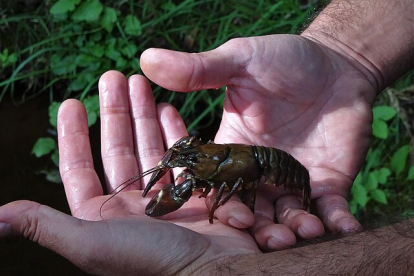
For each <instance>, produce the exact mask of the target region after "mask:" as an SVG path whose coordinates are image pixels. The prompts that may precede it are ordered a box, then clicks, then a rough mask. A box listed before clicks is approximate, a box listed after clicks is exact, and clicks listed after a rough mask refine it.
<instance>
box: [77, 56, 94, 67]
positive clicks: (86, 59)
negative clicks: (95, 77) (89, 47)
mask: <svg viewBox="0 0 414 276" xmlns="http://www.w3.org/2000/svg"><path fill="white" fill-rule="evenodd" d="M95 61H96V58H95V57H94V56H91V55H87V54H79V55H77V56H76V58H75V63H76V65H78V66H81V67H88V66H89V64H90V63H93V62H95Z"/></svg>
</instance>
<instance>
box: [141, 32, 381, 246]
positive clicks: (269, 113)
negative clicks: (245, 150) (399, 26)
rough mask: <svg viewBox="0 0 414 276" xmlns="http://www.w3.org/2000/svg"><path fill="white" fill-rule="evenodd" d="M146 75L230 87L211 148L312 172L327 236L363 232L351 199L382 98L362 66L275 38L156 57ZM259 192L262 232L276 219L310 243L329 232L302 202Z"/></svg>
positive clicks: (189, 85) (185, 86) (268, 190)
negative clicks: (239, 149) (265, 155)
mask: <svg viewBox="0 0 414 276" xmlns="http://www.w3.org/2000/svg"><path fill="white" fill-rule="evenodd" d="M141 67H142V69H143V71H144V73H145V74H146V75H147V77H149V78H150V79H151V80H153V81H154V82H156V83H157V84H159V85H161V86H163V87H165V88H168V89H171V90H176V91H183V92H188V91H192V90H199V89H206V88H216V87H221V86H227V91H226V97H225V102H224V112H223V119H222V122H221V125H220V129H219V131H218V133H217V136H216V138H215V141H216V142H218V143H232V142H233V143H246V144H256V145H264V146H269V147H277V148H281V149H283V150H285V151H287V152H289V153H291V154H292V155H293V156H294V157H295V158H297V159H298V160H299V161H301V162H302V163H303V164H304V165H305V166H306V167H307V168H308V169H309V171H310V176H311V186H312V199H314V202H315V205H316V207H317V211H318V213H319V216H320V218H321V219H322V221H323V222H324V224H325V226H327V227H328V228H329V229H331V230H332V231H339V232H352V231H355V230H356V229H358V228H359V223H358V222H357V221H356V220H355V218H354V217H353V216H352V215H351V214H350V212H349V207H348V204H347V201H346V197H347V196H348V193H349V189H350V188H351V185H352V182H353V179H354V178H355V176H356V174H357V172H358V170H359V168H360V166H361V164H362V161H363V160H364V157H365V154H366V151H367V149H368V146H369V139H370V135H371V120H372V118H371V106H372V104H373V101H374V99H375V96H376V92H375V87H374V84H372V83H371V82H370V81H368V79H369V78H368V77H367V75H368V73H367V70H366V69H365V68H363V67H362V66H361V65H360V64H358V63H357V62H356V61H353V60H352V59H348V58H346V57H343V56H341V55H340V54H338V53H336V52H334V51H332V50H331V49H329V48H327V47H325V46H322V45H320V44H318V43H316V42H313V41H311V40H309V39H306V38H304V37H301V36H290V35H273V36H267V37H253V38H241V39H235V40H232V41H229V42H228V43H226V44H224V45H222V46H221V47H219V48H217V49H215V50H213V51H210V52H205V53H200V54H186V53H178V52H173V51H167V50H162V49H150V50H147V51H146V52H144V54H143V55H142V57H141ZM260 189H261V190H262V193H259V195H258V200H257V201H258V202H261V203H260V204H259V206H257V212H256V213H257V214H256V220H257V219H259V218H260V219H262V222H261V225H264V224H267V225H271V224H273V218H274V216H276V217H277V219H278V221H279V222H280V223H283V224H285V225H287V226H289V227H290V228H291V229H292V230H293V231H294V232H295V233H296V234H298V235H299V236H302V237H304V238H309V237H314V236H317V235H318V234H320V233H321V231H323V229H322V224H321V223H320V221H317V220H315V218H314V217H312V216H311V215H309V214H307V213H306V212H304V211H303V210H300V199H299V198H298V197H297V196H292V195H289V194H286V192H279V193H278V191H277V189H275V188H274V187H272V186H265V187H264V186H260ZM276 198H278V200H277V201H276V203H275V205H273V202H274V200H275V199H276ZM300 226H302V229H301V228H300Z"/></svg>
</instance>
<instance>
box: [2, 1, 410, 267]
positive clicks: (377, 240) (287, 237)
mask: <svg viewBox="0 0 414 276" xmlns="http://www.w3.org/2000/svg"><path fill="white" fill-rule="evenodd" d="M345 4H346V5H345ZM348 4H349V5H350V6H349V7H354V6H355V7H357V8H356V9H352V12H351V13H348V14H347V15H348V16H346V17H342V18H343V20H338V19H340V18H341V17H339V16H340V15H342V16H343V15H344V13H345V12H349V7H348V6H347V5H348ZM411 4H412V2H410V1H394V2H392V3H388V1H333V3H332V4H331V5H330V6H328V8H327V9H326V10H325V11H324V12H322V13H321V14H320V16H319V17H318V18H317V19H316V20H315V21H314V24H311V25H310V27H309V28H308V29H307V30H306V31H305V32H304V33H303V35H302V36H286V35H275V36H268V37H257V38H245V39H236V40H232V41H230V42H228V43H226V44H224V45H223V46H221V47H219V48H218V49H216V50H214V51H211V52H207V53H201V54H185V53H177V52H172V51H166V50H160V49H151V50H148V51H147V52H145V53H144V54H143V55H142V58H141V66H142V68H143V70H144V72H145V74H146V75H147V76H148V77H149V78H150V79H152V80H153V81H155V82H156V83H158V84H160V85H162V86H164V87H166V88H169V89H173V90H178V91H192V90H198V89H203V88H213V87H214V88H215V87H220V86H223V85H226V86H227V92H226V100H225V103H224V108H225V109H224V114H223V120H222V123H221V126H220V130H219V132H218V134H217V136H216V142H220V143H222V142H227V143H229V142H238V143H250V144H261V145H265V146H275V147H278V148H281V149H283V150H286V151H288V152H290V153H291V154H292V155H294V156H295V157H296V158H297V159H299V160H300V161H301V162H302V163H303V164H304V165H305V166H307V167H308V168H309V170H310V174H311V182H312V198H313V203H314V204H315V206H316V209H317V212H318V216H319V217H320V219H321V220H319V219H318V218H316V217H315V216H314V215H311V214H308V213H307V212H305V211H303V210H300V208H299V206H300V198H298V197H297V196H295V195H291V194H286V193H282V192H280V191H279V190H277V189H274V188H273V187H271V186H270V187H267V186H261V189H263V190H261V191H259V193H258V198H257V201H256V202H257V205H256V207H257V208H256V209H257V210H256V211H257V213H256V214H255V215H254V217H253V214H251V213H250V211H249V209H248V208H247V207H246V206H244V205H243V204H241V202H240V201H239V200H238V199H237V197H234V198H232V200H231V201H230V202H228V203H226V205H224V206H222V207H220V208H219V209H218V210H217V212H216V217H217V218H218V219H217V220H215V222H214V224H213V225H210V224H209V223H208V220H207V219H206V216H207V214H208V208H209V206H211V200H207V201H206V202H205V203H204V201H203V200H200V199H198V198H197V197H194V198H192V199H191V200H190V201H189V202H188V203H187V204H185V205H184V206H183V208H181V209H180V210H179V211H177V212H175V213H171V214H170V215H167V216H165V217H163V218H162V219H152V218H148V217H146V216H145V215H144V208H145V205H146V203H147V202H148V200H149V198H146V199H142V198H141V197H140V195H141V194H142V188H143V187H144V186H145V183H146V179H144V180H143V181H141V182H138V183H136V185H133V186H131V187H130V188H129V190H128V191H126V192H122V193H120V194H119V195H118V196H117V197H114V198H113V200H111V201H109V202H108V204H107V205H105V206H106V207H105V208H104V209H103V216H104V217H105V220H103V221H102V220H101V219H100V217H99V207H100V206H101V204H102V203H103V201H104V200H105V199H107V198H108V197H107V196H104V195H103V192H102V189H101V185H100V183H99V181H98V177H97V176H96V173H95V171H94V169H93V163H92V156H91V154H90V145H89V142H88V129H87V123H86V115H85V111H84V109H83V107H82V105H81V104H80V103H79V102H77V101H74V100H69V101H66V102H65V103H64V104H63V105H62V107H61V109H60V112H59V119H58V120H59V147H60V158H61V160H60V169H61V174H62V179H63V182H64V185H65V190H66V193H67V198H68V203H69V205H70V208H71V211H72V215H73V217H71V216H68V215H65V214H62V213H60V212H58V211H56V210H53V209H51V208H49V207H46V206H42V205H39V204H37V203H34V202H27V201H20V202H14V203H10V204H8V205H5V206H2V207H1V208H0V222H1V224H0V235H1V236H8V235H13V234H14V235H24V236H26V237H27V238H29V239H31V240H33V241H35V242H38V243H39V244H41V245H42V246H45V247H47V248H50V249H51V250H54V251H56V252H57V253H59V254H61V255H63V256H64V257H66V258H68V259H69V260H70V261H72V262H73V263H75V264H76V265H78V266H79V267H81V268H82V269H84V270H86V271H88V272H90V273H94V274H102V275H135V274H143V275H151V274H154V275H160V274H163V275H168V274H183V275H187V274H191V273H196V274H198V273H205V274H209V273H211V272H217V271H218V268H220V270H219V271H226V270H223V268H224V269H228V270H227V271H230V272H233V271H237V270H239V271H237V272H240V273H244V274H246V275H248V274H251V273H253V272H255V273H259V272H260V271H261V272H263V270H264V269H265V271H266V272H269V273H277V272H280V271H283V272H284V273H285V274H286V273H287V272H298V273H308V272H309V273H310V274H312V273H314V274H316V273H318V272H320V271H321V269H322V267H326V269H327V271H334V270H333V269H337V271H338V272H339V273H350V274H356V273H358V272H360V271H364V270H362V269H366V270H365V271H368V269H372V270H369V271H375V269H382V270H381V272H384V271H385V269H384V268H394V270H392V272H395V273H396V274H399V273H400V272H401V273H405V272H406V271H407V269H409V268H410V265H411V267H412V263H409V262H410V261H411V262H412V258H409V256H412V255H413V241H412V239H413V230H412V229H413V227H412V223H413V222H412V220H410V221H407V222H405V223H403V224H402V226H401V227H402V229H403V230H401V229H400V228H399V227H400V226H399V225H397V226H396V227H389V228H384V229H382V230H378V231H379V232H368V233H361V234H358V235H355V236H352V237H347V238H345V239H340V240H338V241H333V242H330V243H322V244H318V245H310V246H306V247H302V248H299V249H293V250H292V249H290V250H284V251H281V252H273V253H269V254H263V253H261V251H260V249H262V250H268V251H272V250H276V249H282V248H286V247H288V246H291V245H293V244H294V243H295V242H296V238H295V235H298V236H299V237H303V238H314V237H316V236H318V235H321V234H322V233H323V225H322V222H323V224H324V225H325V226H326V227H327V228H328V229H330V230H331V231H337V232H345V233H349V232H353V231H355V230H357V229H359V227H360V225H359V223H358V222H357V221H356V220H355V219H354V218H353V216H352V215H351V214H350V212H349V208H348V205H347V202H346V197H347V195H348V191H349V188H350V187H351V185H352V180H353V178H354V177H355V175H356V173H357V171H358V169H359V168H360V166H361V163H362V161H363V159H364V156H365V153H366V150H367V148H368V145H369V137H370V130H371V129H370V124H371V107H372V103H373V101H374V99H375V97H376V95H377V93H379V91H380V90H381V89H382V88H384V86H385V85H387V84H389V83H391V82H392V81H393V80H395V78H397V77H398V76H399V75H401V74H402V73H403V72H405V71H406V70H407V69H409V68H412V67H413V62H414V58H413V52H412V48H410V47H409V46H410V45H413V43H414V40H413V32H412V29H411V28H412V27H411V26H412V24H408V23H410V22H412V21H411V19H410V18H411V17H410V16H411V15H412V14H413V13H412V10H410V9H411V7H412V5H411ZM332 5H337V6H336V8H335V9H333V8H332V7H334V6H332ZM361 5H362V6H361ZM384 7H387V9H386V10H387V11H388V13H387V15H389V16H390V17H392V20H386V21H384V19H383V17H381V18H379V17H377V16H376V15H378V14H381V12H382V11H384ZM343 8H347V9H345V10H344V9H343ZM352 15H354V16H355V18H356V19H359V21H357V22H355V20H353V17H352ZM397 15H398V16H397ZM362 18H364V22H365V20H367V21H370V22H366V24H367V26H376V28H373V29H370V35H369V36H368V35H366V31H364V30H363V29H361V28H356V26H358V24H359V22H360V21H361V20H360V19H362ZM379 19H380V20H379ZM330 20H331V21H330ZM332 20H333V21H332ZM327 22H329V24H328V23H327ZM407 22H408V23H407ZM333 23H336V24H333ZM345 23H346V25H345V26H344V24H345ZM385 23H386V24H391V25H390V26H388V25H386V26H385V25H384V26H383V24H385ZM349 26H353V28H348V27H349ZM330 27H332V29H330ZM321 30H323V31H321ZM328 30H331V32H328ZM389 30H398V32H397V33H398V36H397V37H394V36H393V35H394V34H393V33H390V32H389ZM358 32H359V33H358ZM337 33H341V34H343V35H336V34H337ZM326 34H331V35H330V36H327V35H326ZM332 34H335V36H332ZM388 35H390V36H391V39H392V40H393V41H388V39H386V38H387V37H388ZM383 40H387V42H383ZM372 52H375V54H372ZM100 97H101V100H100V102H101V115H102V117H101V120H102V156H103V163H104V167H105V174H106V175H105V176H106V180H107V181H106V185H107V187H108V190H109V191H112V190H113V189H114V188H115V187H116V185H118V184H119V183H121V182H122V181H123V180H125V179H127V178H129V177H130V176H131V175H136V174H138V173H139V172H140V171H144V170H146V169H148V168H150V167H152V166H154V165H155V164H156V162H157V161H158V160H159V159H160V157H161V155H162V149H163V146H164V144H165V145H166V146H167V147H168V146H171V145H172V143H173V142H174V141H176V140H177V139H178V138H180V137H181V136H184V135H186V132H185V127H184V125H183V124H182V121H181V119H180V117H179V115H178V113H177V112H176V110H175V109H174V108H172V107H171V106H169V105H166V104H162V105H159V106H158V107H157V108H155V105H154V103H153V98H152V96H151V91H150V89H149V84H148V82H147V81H146V80H145V79H144V78H143V77H142V76H133V77H131V78H130V80H129V82H128V84H127V82H126V80H125V78H124V77H123V76H122V75H121V74H119V73H117V72H108V73H107V74H105V75H104V76H103V77H102V78H101V82H100ZM138 99H139V100H138ZM142 130H145V131H142ZM169 181H170V179H164V180H163V181H161V184H165V183H168V182H169ZM158 187H159V186H158ZM155 188H157V187H155ZM152 194H154V192H153V193H152ZM152 194H151V195H152ZM151 195H149V197H150V196H151ZM269 195H270V196H269ZM275 200H276V201H275ZM273 202H275V204H273ZM274 217H276V218H277V220H278V222H279V223H280V224H275V223H274V221H273V218H274ZM247 228H249V229H248V230H246V229H247ZM396 229H398V230H396ZM350 244H351V245H352V246H350ZM385 245H386V246H385ZM331 246H332V247H334V249H335V250H332V248H331ZM349 249H350V250H349ZM347 250H349V251H347ZM387 250H388V251H387ZM361 251H362V252H365V253H370V254H361ZM325 252H329V253H330V254H329V255H328V254H325ZM344 256H345V258H344ZM274 260H277V261H276V262H274ZM397 260H399V262H397ZM307 264H309V265H310V266H306V265H307ZM316 264H317V265H316ZM356 264H358V265H356ZM370 264H371V265H370ZM372 264H375V265H372ZM401 264H402V265H401ZM298 265H302V267H300V269H298V268H297V266H298ZM400 265H401V266H400ZM230 268H231V270H230ZM249 269H250V270H249ZM297 270H299V271H297ZM298 273H295V274H298Z"/></svg>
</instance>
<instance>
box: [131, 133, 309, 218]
mask: <svg viewBox="0 0 414 276" xmlns="http://www.w3.org/2000/svg"><path fill="white" fill-rule="evenodd" d="M176 167H186V169H185V170H184V171H183V172H181V173H180V174H179V175H178V176H177V178H176V180H177V179H178V178H180V177H182V178H184V181H183V182H182V183H180V184H177V185H175V184H174V183H170V184H168V185H165V186H164V187H163V188H162V189H161V190H160V191H159V192H158V194H156V195H155V196H154V197H153V198H152V199H151V201H150V202H149V203H148V205H147V206H146V208H145V214H146V215H148V216H150V217H157V216H162V215H165V214H168V213H170V212H173V211H176V210H178V209H179V208H180V207H181V206H182V205H183V204H184V203H185V202H187V201H188V200H189V199H190V197H191V195H192V193H193V191H195V190H200V189H204V190H203V192H202V194H201V195H200V197H206V196H207V194H208V193H209V192H210V191H211V189H212V188H218V192H217V194H216V197H215V201H214V203H213V206H212V208H211V211H210V214H209V221H210V223H213V216H214V212H215V210H216V209H217V208H218V207H220V206H221V205H224V204H225V203H226V202H227V201H228V200H229V199H230V198H231V197H232V196H233V195H234V194H235V193H236V192H241V195H242V196H243V195H245V194H247V195H248V197H247V198H245V197H244V203H245V204H246V205H248V206H249V207H250V209H251V210H252V211H254V205H255V197H256V188H257V185H258V184H259V182H260V179H261V177H262V176H264V178H265V183H266V184H274V185H276V186H281V185H284V187H285V188H288V189H290V190H293V191H302V197H303V199H302V201H303V208H304V209H305V210H307V209H308V207H309V204H310V194H311V187H310V185H309V172H308V170H307V169H306V168H305V167H304V166H303V165H302V164H301V163H300V162H299V161H297V160H296V159H295V158H293V157H292V156H291V155H290V154H288V153H287V152H285V151H282V150H279V149H275V148H269V147H263V146H251V145H243V144H214V143H213V142H208V143H207V144H204V143H203V142H202V141H201V140H200V139H197V138H196V137H194V136H192V137H183V138H181V139H180V140H178V141H177V142H176V143H175V144H174V145H173V146H172V147H171V148H170V149H168V150H167V152H166V153H165V154H164V156H163V158H162V159H161V161H160V162H159V163H158V165H157V166H156V167H154V168H152V169H150V170H148V171H146V172H144V173H143V174H141V175H139V176H136V177H134V178H132V179H133V180H136V179H139V178H141V177H143V176H144V175H147V174H149V173H153V174H152V176H151V179H150V180H149V182H148V184H147V186H146V188H145V190H144V193H143V194H142V196H143V197H145V196H146V195H147V193H148V192H149V190H151V188H152V187H153V186H154V185H155V183H156V182H157V181H158V180H160V179H161V178H162V177H163V176H164V175H165V174H166V173H167V172H168V171H169V170H170V169H172V168H176ZM132 179H131V180H132ZM224 191H228V192H229V193H228V194H227V195H226V196H225V197H223V198H222V196H223V192H224ZM245 192H246V193H245Z"/></svg>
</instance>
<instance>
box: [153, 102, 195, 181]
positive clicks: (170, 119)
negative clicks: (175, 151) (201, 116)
mask: <svg viewBox="0 0 414 276" xmlns="http://www.w3.org/2000/svg"><path fill="white" fill-rule="evenodd" d="M157 113H158V121H159V122H160V127H161V133H162V135H163V137H164V142H165V146H166V147H167V148H170V147H171V146H172V145H174V143H175V142H177V141H178V140H179V139H180V138H182V137H184V136H188V132H187V129H186V128H185V124H184V121H183V119H182V118H181V116H180V114H179V113H178V111H177V110H176V109H175V108H174V107H173V106H172V105H170V104H166V103H161V104H159V105H158V106H157ZM181 171H182V169H178V168H177V169H174V170H173V175H178V173H180V172H181Z"/></svg>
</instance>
